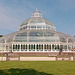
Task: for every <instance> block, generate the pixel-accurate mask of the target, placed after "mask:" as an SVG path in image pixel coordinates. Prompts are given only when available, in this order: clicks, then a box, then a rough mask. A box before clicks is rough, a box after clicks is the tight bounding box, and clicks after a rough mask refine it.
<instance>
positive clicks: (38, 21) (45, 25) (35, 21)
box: [18, 9, 56, 31]
mask: <svg viewBox="0 0 75 75" xmlns="http://www.w3.org/2000/svg"><path fill="white" fill-rule="evenodd" d="M32 26H33V27H32ZM34 26H36V27H34ZM33 28H34V29H49V30H53V31H55V30H56V27H55V26H54V24H53V23H52V22H50V21H49V20H47V19H45V18H43V17H42V14H41V13H40V12H39V11H38V10H37V9H36V11H35V12H34V13H33V14H32V17H31V18H29V19H27V20H25V21H24V22H23V23H22V24H21V25H20V26H19V28H18V30H25V29H33Z"/></svg>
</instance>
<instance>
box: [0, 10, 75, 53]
mask: <svg viewBox="0 0 75 75" xmlns="http://www.w3.org/2000/svg"><path fill="white" fill-rule="evenodd" d="M60 49H62V51H63V52H71V51H74V49H75V38H74V37H72V36H70V35H68V34H64V33H61V32H57V31H56V27H55V26H54V24H53V23H52V22H50V21H49V20H47V19H45V18H43V17H42V14H41V13H40V12H39V11H38V10H36V11H35V12H34V13H33V14H32V17H31V18H29V19H27V20H25V21H24V22H23V23H22V24H21V25H20V26H19V27H18V31H17V32H14V33H11V34H8V35H5V36H3V37H2V38H0V52H2V51H3V52H59V51H60Z"/></svg>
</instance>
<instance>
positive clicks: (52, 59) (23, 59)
mask: <svg viewBox="0 0 75 75" xmlns="http://www.w3.org/2000/svg"><path fill="white" fill-rule="evenodd" d="M16 59H18V58H11V59H10V60H16ZM2 60H3V61H6V57H3V58H2V57H0V61H2ZM71 60H73V58H71ZM20 61H56V57H20Z"/></svg>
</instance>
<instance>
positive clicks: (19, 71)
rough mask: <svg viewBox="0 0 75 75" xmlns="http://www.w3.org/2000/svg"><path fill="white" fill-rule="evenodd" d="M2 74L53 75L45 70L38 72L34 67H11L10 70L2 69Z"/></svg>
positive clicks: (0, 71) (0, 72) (0, 74)
mask: <svg viewBox="0 0 75 75" xmlns="http://www.w3.org/2000/svg"><path fill="white" fill-rule="evenodd" d="M0 75H53V74H48V73H45V72H38V71H36V70H34V69H19V68H17V69H14V68H12V69H9V70H7V71H6V70H5V71H3V70H0Z"/></svg>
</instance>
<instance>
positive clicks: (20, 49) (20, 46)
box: [19, 44, 21, 52]
mask: <svg viewBox="0 0 75 75" xmlns="http://www.w3.org/2000/svg"><path fill="white" fill-rule="evenodd" d="M19 51H20V52H21V44H20V50H19Z"/></svg>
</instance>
